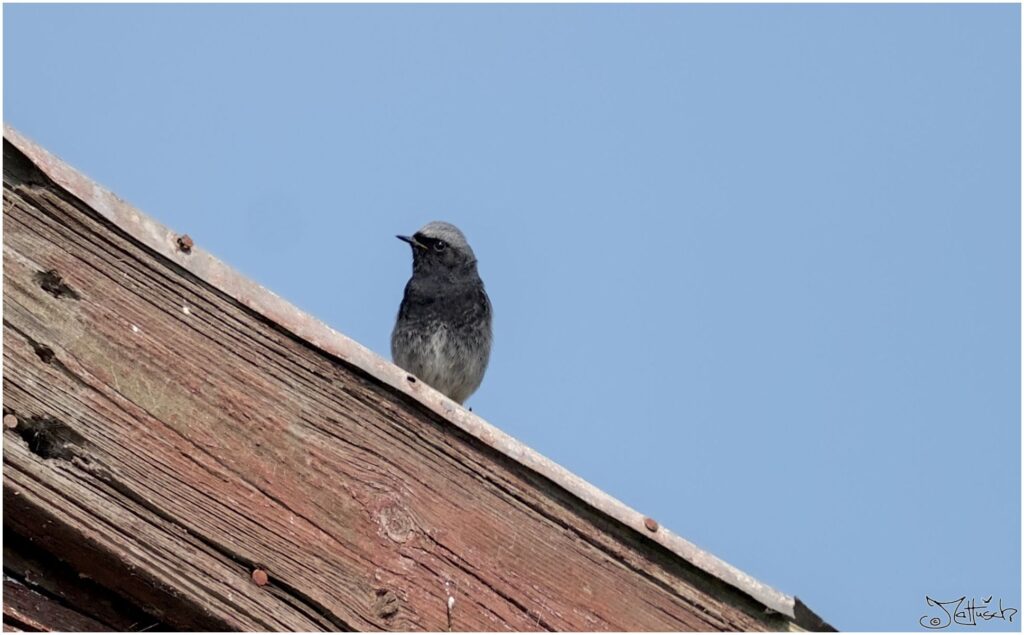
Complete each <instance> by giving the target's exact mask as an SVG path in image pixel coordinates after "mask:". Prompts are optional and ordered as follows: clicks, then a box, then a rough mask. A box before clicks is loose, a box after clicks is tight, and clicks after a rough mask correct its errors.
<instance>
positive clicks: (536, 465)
mask: <svg viewBox="0 0 1024 635" xmlns="http://www.w3.org/2000/svg"><path fill="white" fill-rule="evenodd" d="M4 139H5V140H6V141H8V142H9V143H11V144H13V145H14V146H15V147H16V148H17V149H18V150H20V151H21V152H22V153H23V154H24V155H25V156H26V157H28V159H29V160H30V161H32V163H34V164H35V165H36V166H37V167H38V168H39V169H40V170H41V171H42V172H43V173H44V174H46V175H47V176H48V177H49V178H51V179H52V180H53V181H54V182H55V183H57V184H58V185H60V186H61V187H63V188H64V189H65V190H67V191H68V192H69V193H71V194H72V195H74V196H76V197H77V198H78V199H80V200H81V201H82V202H83V203H85V204H87V205H88V206H89V207H91V208H92V209H93V210H95V211H96V212H97V213H99V214H100V215H102V216H103V217H104V218H106V219H107V220H108V221H110V222H111V223H113V224H114V225H115V226H117V227H118V228H120V229H121V230H122V231H124V232H126V233H127V234H129V235H130V236H132V237H133V238H134V239H136V240H138V241H139V242H140V243H142V244H143V245H145V246H146V247H148V248H150V249H152V250H153V251H155V252H157V253H158V254H159V255H161V256H163V257H164V258H167V259H168V260H170V261H172V262H174V263H175V264H177V265H178V266H180V267H181V268H182V269H185V270H187V271H188V272H190V273H191V274H193V275H195V276H196V277H198V278H200V279H201V280H203V281H205V282H206V283H208V284H210V285H211V286H213V287H215V288H217V289H219V290H220V291H221V292H223V293H225V294H227V295H228V296H230V297H231V298H233V299H234V300H236V301H237V302H239V303H241V304H242V305H244V306H246V307H248V308H249V309H250V310H252V311H255V312H256V313H258V314H260V315H262V316H263V317H265V318H266V319H268V320H271V321H272V322H274V323H276V324H278V325H279V326H281V327H282V328H284V329H285V330H287V331H289V332H291V333H293V334H294V335H295V336H297V337H298V338H300V339H302V340H304V341H305V342H307V343H308V344H309V345H311V346H314V347H316V348H318V349H320V350H321V351H323V352H325V353H327V354H329V355H331V356H334V357H337V358H339V359H341V360H343V361H344V362H346V363H348V364H350V365H352V366H355V367H357V368H359V369H360V370H362V371H363V372H365V373H367V374H369V375H371V376H372V377H374V378H375V379H376V380H378V381H380V382H382V383H384V384H387V385H388V386H390V387H391V388H392V389H394V390H395V391H397V392H399V393H402V394H404V395H406V396H408V397H409V398H411V399H414V400H416V401H418V402H419V403H420V404H422V405H423V406H424V407H426V408H427V409H428V410H431V411H432V412H434V413H435V414H437V415H438V416H440V417H442V418H443V419H445V420H446V421H448V422H449V423H451V424H452V425H454V426H456V427H458V428H459V429H461V430H463V431H464V432H466V433H467V434H469V435H471V436H473V437H475V438H476V439H477V440H479V441H480V442H481V443H483V444H485V445H487V446H489V447H491V448H493V449H494V450H497V451H498V452H500V453H501V454H503V455H505V456H506V457H508V458H509V459H511V460H512V461H515V462H516V463H518V464H519V465H521V466H523V467H525V468H527V469H529V470H531V471H533V472H535V473H537V474H539V475H541V476H543V477H545V478H547V479H548V480H550V481H552V482H554V483H555V484H556V485H558V486H559V487H561V488H563V489H564V490H566V491H567V492H569V493H570V494H572V495H573V496H575V497H576V498H578V499H579V500H581V501H583V502H584V503H586V504H587V505H589V506H590V507H592V508H594V509H595V510H597V511H599V512H600V513H602V514H604V515H605V516H608V517H611V518H613V519H615V520H617V521H618V522H620V523H622V524H624V525H626V526H628V527H630V528H631V529H633V530H634V531H636V532H637V533H638V534H640V535H642V536H643V537H644V538H646V539H648V540H652V541H654V542H655V543H657V544H659V545H661V546H662V547H664V548H665V549H667V550H668V551H670V552H671V553H673V554H675V555H676V556H678V557H679V558H682V559H683V560H685V561H686V562H688V563H690V564H691V565H693V566H694V567H696V568H697V569H699V570H701V571H703V572H704V573H706V574H707V575H709V576H711V577H713V578H716V579H718V580H720V581H722V582H724V583H726V584H728V585H729V586H731V587H734V588H735V589H737V590H739V591H741V592H743V593H745V594H746V595H748V596H750V597H751V598H753V599H754V600H756V601H757V602H759V603H761V604H762V605H764V607H765V609H766V610H768V611H773V612H776V613H780V614H782V615H784V616H786V617H787V618H789V619H790V620H792V621H793V622H794V623H795V624H796V625H797V626H799V627H801V628H805V629H808V630H815V631H820V630H833V629H832V627H830V626H829V625H828V624H826V623H825V622H824V621H823V620H822V619H821V618H820V617H818V616H817V615H816V614H815V613H814V612H813V611H811V610H810V609H808V608H807V606H806V605H804V604H803V602H801V601H800V600H799V599H797V598H795V597H793V596H790V595H786V594H785V593H782V592H780V591H777V590H776V589H774V588H772V587H770V586H768V585H766V584H764V583H762V582H760V581H758V580H757V579H756V578H754V577H752V576H750V575H748V574H746V573H744V572H743V571H741V570H739V569H737V568H736V567H734V566H732V565H730V564H729V563H727V562H725V561H723V560H721V559H719V558H717V557H715V556H714V555H712V554H710V553H708V552H707V551H704V550H702V549H700V548H699V547H697V546H696V545H694V544H693V543H691V542H690V541H688V540H686V539H685V538H683V537H681V536H678V535H676V534H674V533H672V532H671V531H669V530H668V529H666V528H665V527H662V526H658V525H657V524H656V523H653V522H651V521H650V519H648V518H647V517H645V516H644V515H643V514H641V513H640V512H637V511H636V510H634V509H632V508H630V507H629V506H628V505H626V504H625V503H623V502H621V501H619V500H617V499H616V498H614V497H612V496H610V495H609V494H607V493H605V492H603V491H601V490H600V489H598V488H597V487H595V486H594V485H591V484H590V483H588V482H587V481H585V480H583V479H582V478H580V477H579V476H576V475H575V474H573V473H572V472H570V471H569V470H567V469H565V468H564V467H562V466H561V465H558V464H557V463H555V462H554V461H552V460H550V459H548V458H547V457H545V456H543V455H541V454H540V453H539V452H537V451H535V450H533V449H531V448H529V447H527V446H526V445H523V444H522V443H520V442H519V441H518V440H516V439H515V438H513V437H511V436H510V435H508V434H506V433H505V432H502V431H501V430H499V429H498V428H496V427H495V426H493V425H491V424H490V423H488V422H487V421H485V420H484V419H482V418H481V417H479V416H477V415H475V414H473V413H472V412H470V411H469V410H466V409H465V408H463V407H462V406H460V405H459V404H457V403H455V402H454V401H451V400H450V399H448V398H447V397H446V396H444V395H442V394H441V393H440V392H437V391H436V390H434V389H433V388H431V387H429V386H427V385H426V384H424V383H423V382H411V381H409V377H410V376H409V375H408V373H406V372H405V371H403V370H402V369H401V368H399V367H398V366H395V365H394V364H392V363H391V362H389V361H387V360H385V359H384V358H382V357H381V356H379V355H377V354H376V353H374V352H373V351H371V350H369V349H368V348H366V347H365V346H363V345H362V344H360V343H358V342H356V341H355V340H352V339H350V338H349V337H347V336H345V335H344V334H342V333H339V332H338V331H335V330H334V329H332V328H331V327H329V326H327V325H326V324H325V323H323V322H321V321H320V320H318V319H317V318H315V317H313V316H311V315H309V314H308V313H305V312H304V311H302V310H300V309H299V308H297V307H295V306H294V305H292V304H291V303H289V302H287V301H286V300H284V299H283V298H281V297H280V296H278V295H276V294H275V293H273V292H272V291H270V290H268V289H266V288H264V287H263V286H261V285H259V284H257V283H256V282H254V281H252V280H250V279H248V278H246V277H245V276H243V275H241V274H240V273H238V272H237V271H235V270H234V269H233V268H231V267H230V266H228V265H227V264H225V263H223V262H221V261H220V260H218V259H217V258H215V257H214V256H212V255H211V254H210V253H209V252H207V251H205V250H203V249H202V248H201V247H198V246H193V247H190V249H189V251H188V252H185V251H183V250H182V249H181V248H180V247H179V244H178V238H179V237H180V236H181V234H177V233H175V232H173V231H171V230H170V229H168V228H167V227H165V226H163V225H162V224H160V223H158V222H157V221H155V220H153V219H152V218H150V217H149V216H147V215H145V214H144V213H142V212H141V211H139V210H138V209H136V208H135V207H133V206H131V205H130V204H129V203H127V202H126V201H124V200H122V199H121V198H119V197H118V196H116V195H115V194H113V193H112V192H110V191H109V190H107V189H105V188H103V187H102V186H100V185H98V184H97V183H95V182H94V181H92V180H91V179H89V178H88V177H87V176H85V175H83V174H81V173H80V172H78V171H77V170H75V169H74V168H72V167H71V166H69V165H67V164H66V163H65V162H64V161H62V160H61V159H60V158H58V157H56V156H54V155H53V154H51V153H50V152H48V151H47V150H46V149H44V148H42V147H41V146H39V145H38V144H36V143H35V142H33V141H31V140H30V139H28V138H27V137H25V136H24V135H22V134H21V133H19V132H18V131H17V130H15V129H14V128H13V127H11V126H10V125H8V124H4ZM648 524H649V525H650V527H651V528H653V531H652V529H651V528H649V527H648Z"/></svg>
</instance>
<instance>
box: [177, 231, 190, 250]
mask: <svg viewBox="0 0 1024 635" xmlns="http://www.w3.org/2000/svg"><path fill="white" fill-rule="evenodd" d="M193 244H194V243H193V242H192V237H191V236H189V235H188V234H182V235H181V236H178V249H180V250H182V251H183V252H185V253H186V254H187V253H191V251H192V245H193Z"/></svg>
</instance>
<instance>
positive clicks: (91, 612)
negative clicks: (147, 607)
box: [3, 527, 167, 631]
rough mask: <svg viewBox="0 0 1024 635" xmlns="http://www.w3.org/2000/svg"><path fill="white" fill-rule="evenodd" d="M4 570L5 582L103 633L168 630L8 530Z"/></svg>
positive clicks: (151, 617) (149, 616)
mask: <svg viewBox="0 0 1024 635" xmlns="http://www.w3.org/2000/svg"><path fill="white" fill-rule="evenodd" d="M43 528H44V529H45V528H46V527H43ZM3 569H4V577H5V579H6V580H8V581H12V582H18V583H20V584H23V585H24V586H26V587H28V588H29V589H32V590H33V591H36V592H38V593H39V594H41V595H44V596H46V597H47V598H50V599H52V600H53V601H54V602H57V603H58V604H60V605H61V606H64V607H67V608H68V609H71V610H73V611H75V612H77V613H79V614H81V615H84V616H87V617H89V618H90V619H92V620H95V621H96V622H99V623H101V624H102V625H103V626H104V628H103V629H102V630H106V631H138V630H141V629H147V630H158V631H159V630H167V627H166V626H165V625H163V624H161V623H160V621H159V620H157V619H154V618H153V616H151V615H147V614H146V613H144V612H143V611H141V610H139V608H138V607H137V606H135V605H134V604H132V603H130V602H127V601H125V600H124V599H122V598H120V597H118V596H116V595H114V594H112V593H111V592H109V591H108V590H106V589H104V588H103V587H101V586H99V585H98V584H96V583H95V582H93V581H92V580H90V579H89V578H88V577H87V576H83V575H80V574H79V572H78V571H75V570H74V569H72V568H71V567H70V566H68V565H67V563H64V562H61V561H59V560H57V559H56V558H54V557H53V556H52V555H50V554H49V553H47V552H45V551H43V550H42V549H39V548H38V547H37V546H36V545H35V543H34V541H32V540H28V539H26V538H23V537H21V536H18V535H16V534H14V532H13V531H10V528H9V527H8V528H7V530H6V531H5V532H4V566H3ZM58 630H68V629H58ZM92 630H95V629H92Z"/></svg>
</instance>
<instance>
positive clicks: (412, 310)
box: [398, 279, 491, 330]
mask: <svg viewBox="0 0 1024 635" xmlns="http://www.w3.org/2000/svg"><path fill="white" fill-rule="evenodd" d="M417 282H418V281H416V280H415V279H413V280H410V281H409V284H407V285H406V287H405V296H404V297H403V298H402V304H401V306H400V307H399V310H398V319H399V320H400V321H402V322H406V323H407V324H415V323H437V322H442V323H445V324H447V325H448V326H449V327H450V328H452V329H455V330H461V329H462V328H465V327H472V328H478V327H480V326H482V325H488V326H489V325H490V321H491V303H490V301H489V300H488V298H487V293H486V292H485V291H484V289H483V286H482V285H481V284H480V282H479V279H478V280H477V282H476V284H471V283H467V284H446V285H435V284H418V283H417Z"/></svg>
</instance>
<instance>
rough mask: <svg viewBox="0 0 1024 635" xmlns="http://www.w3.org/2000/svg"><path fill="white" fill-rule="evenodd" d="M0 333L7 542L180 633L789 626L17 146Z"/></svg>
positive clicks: (8, 186)
mask: <svg viewBox="0 0 1024 635" xmlns="http://www.w3.org/2000/svg"><path fill="white" fill-rule="evenodd" d="M343 278H344V276H341V279H332V280H330V281H329V283H330V284H331V285H332V286H337V287H343V286H344V280H343ZM3 319H4V413H5V414H14V415H15V416H16V417H17V418H18V425H17V427H15V428H14V429H11V430H5V432H4V441H5V443H4V475H5V482H4V503H5V505H7V512H6V513H5V514H4V522H5V525H7V526H9V527H10V528H11V529H12V530H14V531H17V532H18V533H20V534H22V535H31V536H33V538H34V540H35V541H36V543H37V544H40V545H41V546H43V548H45V549H46V550H48V551H49V552H51V553H53V554H54V555H56V556H58V557H60V558H61V559H63V560H65V561H67V562H69V563H70V564H72V565H73V566H74V567H75V568H76V569H77V570H79V571H82V572H83V573H85V574H87V575H89V576H90V577H91V578H93V579H94V580H96V582H98V583H99V584H101V585H103V586H104V587H106V588H108V589H111V590H113V591H115V592H116V593H118V594H120V595H122V596H124V597H126V598H129V599H130V600H131V601H132V602H134V603H135V604H136V605H137V606H138V607H139V608H140V609H141V610H144V611H145V612H146V613H148V614H150V615H153V616H155V617H156V618H157V619H159V620H161V621H162V622H164V623H166V624H168V625H170V626H173V627H175V628H182V629H204V630H235V629H242V630H433V631H444V630H448V629H449V628H451V629H452V630H484V631H492V630H587V631H592V630H599V631H600V630H653V631H675V630H684V631H689V630H788V628H789V627H790V624H789V623H788V622H787V621H786V620H784V619H782V618H781V617H780V616H778V615H769V614H766V613H765V612H764V610H763V607H762V606H761V605H760V604H759V603H757V602H755V601H753V600H752V599H751V598H749V597H748V596H746V595H745V594H743V593H742V592H740V591H738V590H736V589H734V588H733V587H730V586H728V585H726V584H724V583H722V582H720V581H718V580H716V579H714V578H711V577H709V576H708V575H707V574H705V573H703V572H701V571H699V570H697V569H695V568H694V567H692V566H691V565H689V564H688V563H687V562H685V561H684V560H682V559H681V558H678V557H677V556H675V555H674V554H672V553H670V552H668V551H667V550H665V549H664V548H662V547H661V546H659V545H657V544H656V543H654V542H653V541H650V540H647V539H645V538H644V537H643V536H641V535H638V534H637V532H635V531H634V530H632V529H629V528H627V527H624V526H623V525H621V524H619V523H617V522H616V521H613V520H611V519H609V518H608V517H606V516H603V515H601V514H598V513H596V512H594V511H593V510H592V509H591V508H589V507H588V506H586V505H584V504H582V503H581V502H580V501H578V500H577V499H575V498H574V497H573V496H572V495H570V494H569V493H567V492H566V491H564V490H563V489H561V488H560V487H558V486H557V485H555V484H554V483H552V482H550V481H548V480H546V479H544V478H542V477H540V476H538V475H536V474H535V473H533V472H530V471H529V470H527V469H525V468H524V467H522V466H521V465H519V464H517V463H515V462H514V461H512V460H510V459H508V458H507V457H505V456H503V455H501V454H499V453H497V452H495V451H494V450H492V449H491V448H489V447H487V446H485V445H483V444H482V443H480V442H479V441H478V440H476V439H475V438H472V437H470V436H468V435H467V434H465V433H464V432H462V431H461V430H459V429H458V428H456V427H454V426H452V425H450V424H448V423H447V422H446V421H445V420H444V419H442V418H440V417H439V416H437V415H435V414H433V413H432V412H430V411H428V410H426V409H425V408H423V407H422V406H420V405H419V404H418V403H417V402H416V401H414V400H412V399H410V398H408V397H406V396H404V395H401V394H398V393H396V392H395V391H394V390H391V389H389V388H388V387H386V386H384V385H382V384H380V383H379V382H377V381H375V380H374V379H373V378H372V377H369V376H367V375H365V374H364V373H362V372H361V371H358V370H356V369H354V368H352V367H349V366H347V365H346V364H345V363H343V362H341V361H340V360H337V359H333V358H331V357H329V356H327V355H325V354H324V353H322V352H321V351H319V350H317V349H314V348H313V347H311V346H309V345H308V344H306V343H304V342H303V341H301V340H298V339H297V338H295V337H293V336H292V335H291V334H289V333H287V332H285V331H283V330H282V329H281V328H280V327H279V326H278V325H275V324H273V323H270V322H268V321H267V320H266V319H263V318H261V317H259V316H257V315H255V314H253V313H252V312H251V311H249V310H247V309H246V308H244V307H242V306H240V305H239V304H238V303H237V302H235V301H234V300H232V299H230V298H229V297H227V296H225V295H224V294H223V293H221V292H219V291H218V290H217V289H216V288H213V287H211V286H210V285H208V284H207V283H205V282H203V281H201V280H198V279H197V278H195V277H194V276H192V275H191V274H189V273H188V272H186V271H184V270H182V269H180V268H179V267H177V266H176V265H174V264H173V263H170V262H169V261H167V260H166V259H163V258H161V257H160V256H158V255H156V254H154V253H152V252H151V251H149V250H147V249H145V248H143V247H141V246H140V245H139V244H138V243H137V242H135V241H133V240H132V239H131V238H130V237H128V236H127V235H125V234H124V233H123V232H122V231H120V230H119V229H118V228H116V227H113V226H111V225H110V224H109V223H108V222H107V221H105V220H103V219H102V218H101V217H99V216H98V215H97V214H96V213H94V212H93V211H92V210H90V209H88V208H87V207H86V206H84V205H83V204H81V203H80V202H79V201H77V199H74V198H73V197H72V196H70V195H69V194H68V193H66V192H64V191H63V190H62V189H60V188H59V187H57V186H56V185H54V184H53V183H51V182H50V181H49V179H48V178H47V177H46V176H45V175H43V174H42V173H40V172H38V171H37V170H35V169H34V167H33V166H32V165H31V164H30V163H29V162H28V161H27V160H26V159H25V158H24V156H22V155H21V154H20V152H19V151H18V150H17V149H15V148H13V146H10V145H9V144H7V143H6V142H5V145H4V316H3ZM41 528H42V529H41ZM257 567H259V568H262V569H265V570H266V571H267V573H268V577H269V583H268V584H267V585H265V586H259V585H257V584H255V583H254V582H253V580H252V571H253V569H254V568H257ZM449 598H454V605H453V606H452V608H451V610H450V611H449V609H448V607H449V602H450V600H449Z"/></svg>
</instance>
